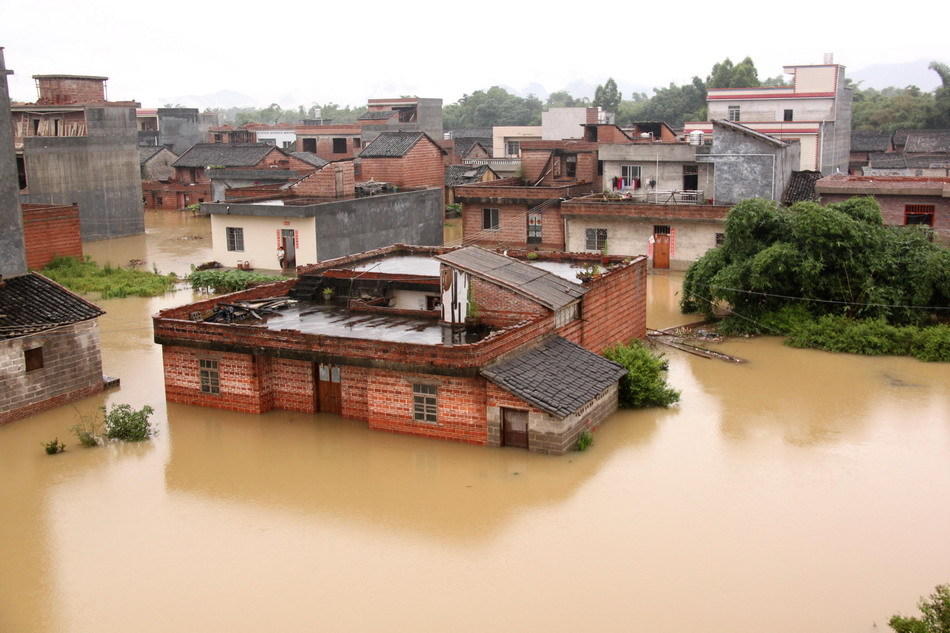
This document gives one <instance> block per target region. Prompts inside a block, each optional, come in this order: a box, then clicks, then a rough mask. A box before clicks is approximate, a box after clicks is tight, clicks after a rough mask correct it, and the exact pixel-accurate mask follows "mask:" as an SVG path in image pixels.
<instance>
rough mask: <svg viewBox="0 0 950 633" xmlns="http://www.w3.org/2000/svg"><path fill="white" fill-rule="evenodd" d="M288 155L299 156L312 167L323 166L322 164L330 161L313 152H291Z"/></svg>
mask: <svg viewBox="0 0 950 633" xmlns="http://www.w3.org/2000/svg"><path fill="white" fill-rule="evenodd" d="M290 155H291V156H293V157H294V158H299V159H300V160H302V161H303V162H305V163H310V164H311V165H313V166H314V167H323V166H324V165H328V164H329V163H330V161H328V160H326V159H325V158H320V157H319V156H317V155H316V154H314V153H313V152H291V153H290Z"/></svg>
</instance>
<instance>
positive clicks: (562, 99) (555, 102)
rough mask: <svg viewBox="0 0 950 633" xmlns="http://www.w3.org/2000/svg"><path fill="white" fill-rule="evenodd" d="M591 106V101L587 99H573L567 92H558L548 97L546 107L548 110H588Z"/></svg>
mask: <svg viewBox="0 0 950 633" xmlns="http://www.w3.org/2000/svg"><path fill="white" fill-rule="evenodd" d="M590 104H591V103H590V99H588V98H587V97H580V98H577V97H572V96H571V94H570V93H569V92H568V91H567V90H558V91H556V92H552V93H551V94H549V95H548V100H547V101H545V102H544V107H545V109H546V110H547V109H550V108H586V107H587V106H589V105H590Z"/></svg>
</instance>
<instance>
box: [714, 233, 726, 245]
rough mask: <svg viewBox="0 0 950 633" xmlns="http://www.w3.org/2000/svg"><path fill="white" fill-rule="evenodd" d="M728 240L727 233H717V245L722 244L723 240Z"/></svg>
mask: <svg viewBox="0 0 950 633" xmlns="http://www.w3.org/2000/svg"><path fill="white" fill-rule="evenodd" d="M725 241H726V234H725V233H716V246H722V245H723V242H725Z"/></svg>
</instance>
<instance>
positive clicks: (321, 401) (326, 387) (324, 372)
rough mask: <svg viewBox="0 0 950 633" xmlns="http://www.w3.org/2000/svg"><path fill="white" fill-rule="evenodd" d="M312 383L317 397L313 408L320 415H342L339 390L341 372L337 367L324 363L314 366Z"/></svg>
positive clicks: (341, 399)
mask: <svg viewBox="0 0 950 633" xmlns="http://www.w3.org/2000/svg"><path fill="white" fill-rule="evenodd" d="M314 378H315V380H314V383H315V385H314V386H315V387H316V389H314V393H315V394H316V396H317V402H316V406H315V407H314V408H315V409H316V410H317V411H319V412H321V413H336V414H337V415H340V414H342V413H343V390H342V388H341V382H340V378H341V372H340V368H339V367H338V366H337V365H326V364H324V363H319V364H316V363H315V364H314Z"/></svg>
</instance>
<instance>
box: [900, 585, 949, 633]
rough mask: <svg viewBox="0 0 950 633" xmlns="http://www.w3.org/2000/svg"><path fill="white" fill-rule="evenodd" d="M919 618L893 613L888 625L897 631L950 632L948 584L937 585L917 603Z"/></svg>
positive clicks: (904, 632) (901, 632)
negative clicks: (927, 596)
mask: <svg viewBox="0 0 950 633" xmlns="http://www.w3.org/2000/svg"><path fill="white" fill-rule="evenodd" d="M917 608H918V609H920V613H921V616H922V617H920V618H915V617H904V616H901V615H894V616H892V617H891V619H890V620H888V622H887V623H888V625H889V626H890V627H891V628H892V629H894V630H895V631H896V632H897V633H950V585H937V587H936V588H935V589H934V592H933V593H932V594H930V596H929V598H921V599H920V601H919V602H918V603H917Z"/></svg>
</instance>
